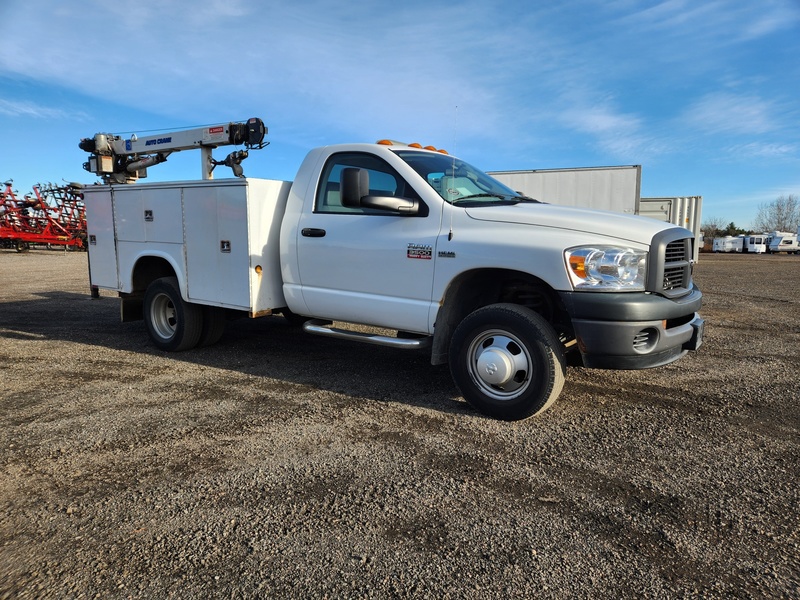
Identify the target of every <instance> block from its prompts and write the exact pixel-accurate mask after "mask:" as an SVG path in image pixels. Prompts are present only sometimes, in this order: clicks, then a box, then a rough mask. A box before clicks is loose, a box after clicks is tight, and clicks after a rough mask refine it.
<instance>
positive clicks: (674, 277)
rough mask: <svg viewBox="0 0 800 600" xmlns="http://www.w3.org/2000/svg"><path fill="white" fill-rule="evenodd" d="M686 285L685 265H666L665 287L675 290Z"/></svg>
mask: <svg viewBox="0 0 800 600" xmlns="http://www.w3.org/2000/svg"><path fill="white" fill-rule="evenodd" d="M682 287H686V285H685V282H684V268H683V267H666V266H665V267H664V289H665V290H674V289H675V288H682Z"/></svg>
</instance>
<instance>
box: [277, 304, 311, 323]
mask: <svg viewBox="0 0 800 600" xmlns="http://www.w3.org/2000/svg"><path fill="white" fill-rule="evenodd" d="M281 314H282V315H283V318H284V319H285V320H286V322H287V323H288V324H289V325H291V326H292V327H302V326H303V323H305V322H306V321H308V320H309V317H304V316H302V315H298V314H295V313H293V312H292V311H291V310H289V309H288V308H284V309H283V310H282V311H281Z"/></svg>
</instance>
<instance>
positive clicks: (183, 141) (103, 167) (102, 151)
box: [78, 117, 267, 183]
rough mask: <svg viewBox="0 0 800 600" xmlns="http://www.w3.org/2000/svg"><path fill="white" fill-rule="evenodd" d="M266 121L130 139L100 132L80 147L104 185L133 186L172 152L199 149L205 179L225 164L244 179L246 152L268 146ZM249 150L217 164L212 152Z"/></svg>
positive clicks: (254, 119) (236, 153) (86, 163)
mask: <svg viewBox="0 0 800 600" xmlns="http://www.w3.org/2000/svg"><path fill="white" fill-rule="evenodd" d="M266 133H267V128H266V126H265V125H264V122H263V121H262V120H261V119H259V118H257V117H254V118H252V119H248V120H247V122H245V123H227V124H219V125H209V126H206V127H198V128H195V129H183V130H180V131H175V132H168V133H164V132H162V133H159V134H156V135H149V136H144V137H138V136H137V135H136V134H132V135H131V136H130V137H129V138H128V139H123V138H122V137H120V136H118V135H114V134H110V133H98V134H95V135H94V137H91V138H84V139H82V140H81V141H80V143H79V144H78V146H79V147H80V148H81V150H85V151H86V152H89V153H90V156H89V160H88V161H87V162H85V163H84V164H83V168H84V169H86V170H87V171H89V172H91V173H95V174H96V175H98V176H99V177H102V178H103V180H104V181H105V183H133V182H134V181H136V180H137V179H138V178H140V177H147V167H150V166H153V165H157V164H159V163H162V162H164V161H166V160H167V157H168V156H169V155H170V154H171V153H173V152H180V151H182V150H200V153H201V155H200V168H201V175H202V178H203V179H213V171H214V167H215V166H217V165H222V164H224V165H226V166H229V167H231V168H232V169H233V172H234V174H235V175H236V176H239V177H241V176H242V167H241V162H242V160H244V159H245V158H247V150H250V149H260V148H263V147H264V146H266V145H267V144H266V143H264V136H265V135H266ZM242 144H244V146H245V147H246V150H239V151H237V152H232V153H231V154H229V155H228V156H227V157H226V158H225V160H223V161H216V160H214V158H213V156H212V150H213V149H214V148H216V147H218V146H229V145H242Z"/></svg>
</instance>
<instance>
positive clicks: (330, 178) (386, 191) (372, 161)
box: [314, 152, 419, 215]
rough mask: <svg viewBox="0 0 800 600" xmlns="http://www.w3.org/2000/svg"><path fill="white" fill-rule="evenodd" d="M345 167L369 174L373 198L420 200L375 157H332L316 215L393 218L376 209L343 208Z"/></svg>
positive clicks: (348, 154)
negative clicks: (335, 214) (348, 214)
mask: <svg viewBox="0 0 800 600" xmlns="http://www.w3.org/2000/svg"><path fill="white" fill-rule="evenodd" d="M345 167H358V168H360V169H366V170H367V172H368V173H369V193H370V195H372V196H396V197H405V198H417V199H418V198H419V196H418V195H417V193H416V192H415V191H414V190H413V189H412V188H411V186H409V185H407V184H406V182H405V181H404V180H403V178H402V177H400V175H399V174H398V173H397V172H396V171H395V170H394V169H393V168H392V167H391V166H390V165H389V164H388V163H386V162H384V161H383V160H382V159H380V158H378V157H376V156H373V155H371V154H363V153H358V152H344V153H341V154H334V155H333V156H331V157H330V158H329V159H328V162H327V164H326V165H325V167H324V168H323V169H322V176H321V177H320V182H319V187H318V188H317V197H316V201H315V203H314V212H322V213H345V214H347V213H350V214H365V215H373V214H374V215H386V214H391V213H387V212H386V211H382V210H377V209H373V208H354V207H350V206H343V205H342V200H341V195H340V193H339V185H340V181H341V177H342V169H344V168H345Z"/></svg>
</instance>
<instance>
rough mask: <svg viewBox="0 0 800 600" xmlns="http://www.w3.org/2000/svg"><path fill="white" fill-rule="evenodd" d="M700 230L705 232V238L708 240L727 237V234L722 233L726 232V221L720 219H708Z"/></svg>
mask: <svg viewBox="0 0 800 600" xmlns="http://www.w3.org/2000/svg"><path fill="white" fill-rule="evenodd" d="M700 229H702V230H703V237H705V238H706V239H713V238H715V237H721V236H723V235H727V234H725V233H720V232H721V231H723V230H725V221H724V220H723V219H722V218H720V217H708V218H707V219H706V220H705V221H703V223H702V225H701V226H700Z"/></svg>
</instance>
